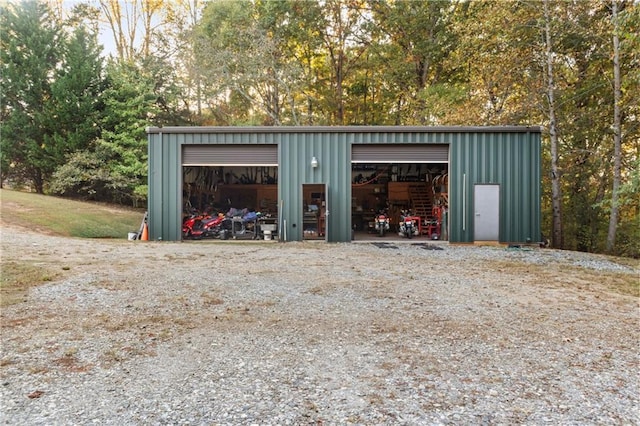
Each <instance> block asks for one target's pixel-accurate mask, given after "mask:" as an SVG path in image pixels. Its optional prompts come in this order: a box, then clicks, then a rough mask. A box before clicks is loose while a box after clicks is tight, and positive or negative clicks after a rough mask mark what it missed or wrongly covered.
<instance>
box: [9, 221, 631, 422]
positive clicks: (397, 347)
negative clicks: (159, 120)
mask: <svg viewBox="0 0 640 426" xmlns="http://www.w3.org/2000/svg"><path fill="white" fill-rule="evenodd" d="M17 260H20V261H29V262H32V263H35V264H37V265H39V266H41V267H42V268H44V269H45V270H48V271H53V272H55V273H56V274H58V275H57V276H56V278H55V280H53V281H51V282H49V283H46V284H44V285H40V286H37V287H32V288H31V289H30V292H29V294H28V297H27V298H26V300H25V301H24V302H23V303H19V304H15V305H11V306H8V307H4V308H3V309H2V314H1V319H2V348H1V353H0V372H1V386H0V403H1V407H0V408H1V414H0V422H1V423H2V424H11V425H17V424H24V425H56V424H60V425H69V424H77V425H85V424H101V425H210V424H282V425H300V424H305V425H306V424H327V425H333V424H362V425H371V424H403V425H416V424H485V425H494V424H496V425H498V424H505V425H506V424H509V425H512V424H529V425H544V424H562V425H602V424H607V425H610V424H621V425H637V424H640V411H639V396H638V395H639V394H640V390H639V386H638V384H639V379H640V375H639V366H640V363H639V360H640V354H639V346H638V344H639V336H640V322H639V318H640V316H639V310H638V299H637V298H635V297H631V296H625V295H621V294H619V293H617V292H614V291H611V286H612V285H615V282H616V279H620V278H622V279H629V277H631V278H632V279H633V278H634V277H638V276H639V272H640V269H638V268H637V267H636V268H635V269H633V268H629V267H628V266H624V265H621V264H618V263H616V262H614V260H611V259H608V258H605V257H602V256H594V255H588V254H583V253H575V252H561V251H555V250H539V249H534V250H513V251H511V250H506V249H505V248H503V247H468V246H450V245H448V244H446V243H437V245H431V243H422V244H420V241H419V240H413V241H412V242H411V243H409V242H408V241H407V242H403V243H397V244H387V245H378V246H376V245H373V244H371V243H353V244H324V243H315V242H312V243H309V242H307V243H287V244H279V243H276V242H248V243H236V242H215V243H210V242H185V243H157V242H149V243H144V242H138V241H126V242H125V241H88V240H78V239H65V238H57V237H51V236H42V235H34V234H26V233H18V232H7V231H6V229H5V230H4V232H3V233H2V262H3V264H6V263H7V262H12V261H17Z"/></svg>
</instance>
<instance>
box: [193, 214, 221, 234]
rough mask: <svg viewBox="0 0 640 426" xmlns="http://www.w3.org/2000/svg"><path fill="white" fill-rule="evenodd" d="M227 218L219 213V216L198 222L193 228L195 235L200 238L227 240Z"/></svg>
mask: <svg viewBox="0 0 640 426" xmlns="http://www.w3.org/2000/svg"><path fill="white" fill-rule="evenodd" d="M225 219H226V216H225V215H224V213H218V215H217V216H209V217H206V218H204V219H201V220H200V221H196V223H195V224H194V228H193V231H192V233H193V235H197V236H198V238H218V237H220V238H221V239H223V240H226V239H227V236H228V232H227V228H226V226H224V225H225Z"/></svg>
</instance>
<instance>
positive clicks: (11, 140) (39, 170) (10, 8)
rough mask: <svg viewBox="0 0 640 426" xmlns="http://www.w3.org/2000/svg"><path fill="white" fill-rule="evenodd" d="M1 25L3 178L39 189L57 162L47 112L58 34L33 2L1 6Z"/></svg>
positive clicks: (42, 9) (51, 120)
mask: <svg viewBox="0 0 640 426" xmlns="http://www.w3.org/2000/svg"><path fill="white" fill-rule="evenodd" d="M0 27H2V29H3V30H2V31H0V62H1V63H2V73H1V75H0V91H1V93H2V97H1V99H0V111H1V113H0V114H1V117H0V118H1V119H2V124H1V128H0V134H1V135H2V138H1V152H2V171H3V172H2V173H3V175H2V178H3V180H4V179H6V178H11V179H13V180H15V181H17V182H29V183H31V184H32V185H33V187H34V188H35V190H36V191H37V192H39V193H43V192H44V188H45V183H46V182H47V180H48V178H49V177H50V176H51V174H52V173H53V171H54V170H55V169H56V167H57V166H58V164H57V159H56V157H55V156H53V157H52V155H51V153H52V151H53V150H52V148H51V145H53V144H55V143H56V141H55V140H54V138H53V134H54V128H53V127H52V126H55V125H56V124H57V123H56V120H55V118H54V117H50V116H49V114H50V113H51V111H52V110H53V109H52V107H51V98H52V88H51V85H52V83H53V77H54V75H55V74H56V69H57V67H58V65H59V64H60V55H61V52H60V50H59V47H58V46H60V42H61V39H62V33H61V30H60V27H59V25H58V24H57V23H56V21H55V20H53V19H51V16H50V13H49V10H48V8H47V7H46V6H45V5H44V4H43V3H40V2H38V1H25V2H21V3H9V4H6V5H3V6H1V9H0ZM7 166H8V167H7Z"/></svg>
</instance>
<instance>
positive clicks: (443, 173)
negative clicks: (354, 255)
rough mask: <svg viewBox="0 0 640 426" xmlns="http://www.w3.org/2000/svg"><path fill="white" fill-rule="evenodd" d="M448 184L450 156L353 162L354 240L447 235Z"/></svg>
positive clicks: (431, 238) (440, 237)
mask: <svg viewBox="0 0 640 426" xmlns="http://www.w3.org/2000/svg"><path fill="white" fill-rule="evenodd" d="M448 187H449V173H448V163H446V162H444V163H360V162H358V163H353V164H352V218H351V221H352V225H353V229H354V234H353V235H354V240H363V239H367V240H370V239H380V238H382V239H396V240H397V239H399V238H413V237H421V238H422V239H429V240H447V239H448V232H447V216H448V208H449V198H448ZM385 220H386V226H385V223H384V221H385ZM405 222H406V223H408V224H409V225H408V226H412V227H413V229H412V230H407V229H406V227H405V225H404V224H405Z"/></svg>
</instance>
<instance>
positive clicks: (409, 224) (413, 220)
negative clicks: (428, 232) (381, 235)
mask: <svg viewBox="0 0 640 426" xmlns="http://www.w3.org/2000/svg"><path fill="white" fill-rule="evenodd" d="M418 220H420V219H419V218H418V217H416V216H413V214H412V213H411V211H410V210H402V212H401V215H400V223H399V226H398V235H400V236H401V237H407V238H413V237H414V236H417V235H419V234H420V228H419V227H418V223H417V221H418Z"/></svg>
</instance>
